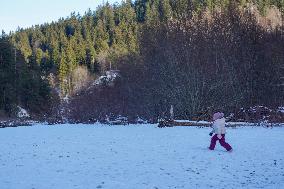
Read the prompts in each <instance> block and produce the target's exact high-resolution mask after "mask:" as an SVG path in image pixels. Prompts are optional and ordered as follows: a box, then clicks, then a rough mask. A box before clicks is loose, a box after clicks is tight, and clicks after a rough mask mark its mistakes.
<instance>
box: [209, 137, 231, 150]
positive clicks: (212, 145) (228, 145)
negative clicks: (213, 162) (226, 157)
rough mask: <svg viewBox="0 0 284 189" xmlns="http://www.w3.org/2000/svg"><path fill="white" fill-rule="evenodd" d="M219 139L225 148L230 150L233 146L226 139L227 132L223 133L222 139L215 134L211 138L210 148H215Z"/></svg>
mask: <svg viewBox="0 0 284 189" xmlns="http://www.w3.org/2000/svg"><path fill="white" fill-rule="evenodd" d="M217 140H219V143H220V144H221V146H223V147H224V148H226V150H227V151H230V150H231V149H232V147H231V146H230V144H228V143H227V142H226V141H225V134H222V138H221V139H219V138H218V137H217V134H215V135H214V136H213V137H212V138H211V144H210V147H209V149H210V150H214V148H215V145H216V142H217Z"/></svg>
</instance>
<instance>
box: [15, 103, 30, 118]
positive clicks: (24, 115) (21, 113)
mask: <svg viewBox="0 0 284 189" xmlns="http://www.w3.org/2000/svg"><path fill="white" fill-rule="evenodd" d="M17 108H18V113H17V117H18V118H29V117H30V114H29V113H28V111H27V110H25V109H24V108H22V107H20V106H17Z"/></svg>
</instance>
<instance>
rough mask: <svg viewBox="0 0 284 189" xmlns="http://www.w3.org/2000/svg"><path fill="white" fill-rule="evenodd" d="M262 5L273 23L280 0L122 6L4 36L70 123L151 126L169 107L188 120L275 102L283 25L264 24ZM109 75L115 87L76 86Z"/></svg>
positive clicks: (165, 0)
mask: <svg viewBox="0 0 284 189" xmlns="http://www.w3.org/2000/svg"><path fill="white" fill-rule="evenodd" d="M254 5H255V6H254ZM272 6H274V7H277V9H276V10H277V11H278V12H279V13H282V14H281V15H282V18H283V7H284V3H283V1H282V0H240V1H232V0H204V1H199V0H179V1H176V0H136V1H134V2H131V1H130V0H127V1H123V2H121V3H120V4H114V5H110V4H108V3H106V4H104V5H102V6H100V7H98V8H97V10H95V11H91V10H88V11H87V12H86V13H85V14H84V15H83V16H81V15H79V14H75V13H72V14H71V15H70V16H69V17H68V18H65V19H60V20H58V22H53V23H50V24H43V25H40V26H38V25H37V26H33V27H31V28H28V29H18V31H16V32H15V33H12V34H10V35H9V37H8V38H9V41H10V42H11V44H13V45H14V46H15V47H16V49H18V51H19V53H21V54H22V55H23V62H27V63H25V65H26V66H29V65H30V64H31V63H33V65H34V67H35V68H36V69H37V73H39V74H40V75H41V76H42V77H43V78H46V79H45V81H47V78H49V84H50V85H51V87H52V88H54V89H56V90H55V91H59V94H60V96H61V97H62V98H63V97H65V96H66V95H68V96H72V101H71V110H72V111H71V115H70V116H71V117H76V119H79V120H80V119H83V120H89V119H97V118H99V117H104V116H106V115H108V114H114V115H119V114H123V115H127V116H132V117H134V116H136V115H141V116H144V117H147V118H149V119H150V118H151V119H155V118H157V117H159V116H161V115H162V114H164V112H165V111H167V110H168V108H169V107H168V106H169V104H173V105H174V106H175V107H176V111H177V116H179V117H182V118H188V117H191V116H192V115H194V114H195V113H196V112H198V111H201V110H204V109H206V108H207V107H210V106H214V107H216V108H222V109H225V110H227V111H228V112H229V111H234V109H236V108H240V107H244V106H253V105H257V104H263V105H268V106H278V105H281V104H282V103H283V97H282V95H281V94H283V87H282V83H281V81H280V78H282V74H283V73H282V70H281V69H282V68H281V67H283V62H284V60H283V52H284V47H283V44H284V43H283V25H281V24H280V25H279V23H278V22H276V23H278V25H277V24H276V26H275V25H273V27H272V24H271V22H273V21H271V20H268V21H267V19H266V17H265V15H266V14H267V12H269V10H270V8H271V7H272ZM252 7H257V9H258V10H257V11H258V12H259V15H257V16H259V17H261V18H264V20H266V21H267V22H266V23H267V24H266V25H265V27H263V26H261V23H260V19H259V17H256V14H255V13H254V12H253V11H252ZM280 18H281V17H280ZM278 20H279V19H278ZM280 20H281V19H280ZM270 25H271V26H270ZM2 52H3V51H2ZM12 59H13V57H12V56H10V59H9V60H10V62H12ZM12 64H13V63H11V65H12ZM5 69H8V68H5ZM109 69H119V70H120V71H121V76H122V77H121V79H120V80H119V81H118V82H117V83H116V85H115V86H114V87H103V88H102V89H100V90H97V89H94V88H91V90H93V91H92V92H91V93H90V91H88V90H90V87H86V85H88V84H89V83H92V81H93V80H94V79H95V78H96V77H98V76H99V75H101V74H103V73H104V72H105V71H106V70H109ZM78 70H79V71H78ZM82 70H83V71H82ZM82 73H84V74H82ZM9 75H10V77H11V78H15V76H14V75H12V74H9ZM82 75H84V79H82V78H80V77H81V76H82ZM82 77H83V76H82ZM51 78H53V79H51ZM36 80H39V81H42V80H41V79H40V78H37V79H36ZM82 83H83V84H82ZM79 85H84V87H86V88H89V89H88V90H83V91H82V88H84V87H78V86H79ZM1 86H4V85H3V84H2V85H1ZM11 88H12V89H13V90H15V88H16V86H12V87H11ZM78 89H79V90H78ZM79 91H82V92H81V93H80V95H76V94H79ZM3 104H6V103H3ZM16 104H17V103H16ZM25 105H26V104H25ZM35 105H36V104H35ZM36 106H37V105H36ZM39 106H40V105H39ZM0 109H1V108H0ZM2 109H3V108H2Z"/></svg>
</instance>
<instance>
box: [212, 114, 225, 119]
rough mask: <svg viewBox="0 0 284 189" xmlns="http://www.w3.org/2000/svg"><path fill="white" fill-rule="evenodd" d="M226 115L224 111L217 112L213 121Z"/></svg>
mask: <svg viewBox="0 0 284 189" xmlns="http://www.w3.org/2000/svg"><path fill="white" fill-rule="evenodd" d="M223 117H224V113H222V112H217V113H214V114H213V121H215V120H217V119H221V118H223Z"/></svg>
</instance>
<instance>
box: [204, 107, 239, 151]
mask: <svg viewBox="0 0 284 189" xmlns="http://www.w3.org/2000/svg"><path fill="white" fill-rule="evenodd" d="M225 122H226V121H225V118H224V113H221V112H217V113H214V115H213V130H212V131H211V132H210V134H209V135H210V136H212V135H213V133H215V134H214V135H213V137H212V138H211V144H210V147H209V149H210V150H214V148H215V145H216V142H217V141H218V140H219V143H220V144H221V146H223V147H224V148H225V149H226V150H227V151H229V152H231V151H232V150H233V149H232V147H231V146H230V144H228V143H227V142H226V141H225V133H226V128H225Z"/></svg>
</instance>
